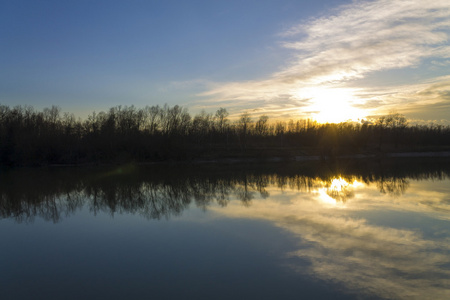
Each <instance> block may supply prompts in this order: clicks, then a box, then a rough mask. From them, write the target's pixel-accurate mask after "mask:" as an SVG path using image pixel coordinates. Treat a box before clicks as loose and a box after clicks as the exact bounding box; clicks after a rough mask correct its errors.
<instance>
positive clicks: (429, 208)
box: [214, 177, 450, 299]
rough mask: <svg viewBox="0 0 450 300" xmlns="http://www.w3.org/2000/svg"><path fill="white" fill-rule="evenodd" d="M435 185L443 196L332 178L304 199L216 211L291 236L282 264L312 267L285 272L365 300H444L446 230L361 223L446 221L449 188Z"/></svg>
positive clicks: (449, 258) (448, 262) (449, 248)
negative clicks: (293, 241)
mask: <svg viewBox="0 0 450 300" xmlns="http://www.w3.org/2000/svg"><path fill="white" fill-rule="evenodd" d="M433 184H434V185H436V184H437V185H438V186H439V187H440V189H441V190H445V192H443V191H440V192H436V191H433V190H430V189H427V188H426V183H424V182H420V181H410V180H398V181H395V180H393V179H390V180H386V181H383V182H377V183H375V184H373V183H372V184H363V183H362V182H361V181H359V180H358V179H357V178H346V179H343V178H341V177H336V178H333V179H331V180H330V181H328V182H324V181H321V180H317V181H315V182H314V183H313V184H312V186H313V187H312V188H311V189H310V190H309V191H302V190H299V189H295V188H294V189H289V190H284V191H280V190H277V189H270V197H268V198H266V199H265V200H264V201H257V200H255V201H252V204H251V208H247V207H244V206H242V205H241V204H240V203H239V202H236V201H231V202H230V205H229V206H228V207H227V208H226V209H220V208H214V210H215V212H217V213H218V214H221V215H225V216H227V217H231V218H251V219H263V220H266V221H270V222H272V223H273V224H274V225H276V226H278V227H280V228H283V229H284V230H286V231H288V232H290V233H291V234H293V235H294V236H296V237H297V239H298V250H296V251H291V252H289V253H286V257H287V258H300V259H307V260H308V261H309V262H310V263H311V264H310V265H309V267H308V268H306V269H305V266H304V265H296V264H295V263H291V264H290V265H289V267H290V268H292V269H294V270H296V271H297V272H300V273H305V274H308V275H309V276H313V277H316V278H319V279H322V280H327V281H331V282H335V283H340V284H344V285H345V286H346V287H347V288H349V289H350V290H353V291H355V292H357V293H364V294H365V295H366V296H368V295H371V296H378V297H382V298H395V299H447V298H448V297H449V296H450V284H449V280H448V279H449V278H450V269H449V266H450V238H449V232H448V230H447V231H446V230H445V226H448V222H446V223H445V225H442V224H440V225H438V224H437V223H432V224H431V225H430V224H425V222H423V224H422V223H420V222H416V223H415V226H418V227H416V228H406V226H405V225H404V226H405V227H404V228H402V227H401V226H399V227H398V228H395V227H392V226H386V225H383V224H377V222H376V217H375V222H374V221H373V219H371V220H370V221H368V220H367V219H365V218H364V213H365V212H367V211H370V212H371V213H375V214H378V215H382V214H383V213H385V212H391V211H394V212H396V214H398V215H400V214H408V215H412V216H413V217H415V218H420V217H422V216H423V215H427V216H428V218H431V219H432V220H445V221H448V220H449V215H448V212H449V208H450V203H449V195H450V193H449V192H450V189H449V188H448V187H447V186H448V180H447V181H445V182H439V183H436V182H434V183H433ZM406 187H408V190H406ZM396 214H394V215H396ZM380 223H382V222H380ZM427 226H434V230H440V231H441V233H442V231H444V232H445V236H446V238H444V239H434V238H432V237H428V236H424V234H423V232H424V231H425V230H426V229H425V227H427ZM439 227H442V228H440V229H438V228H439ZM290 261H294V262H295V261H296V260H290Z"/></svg>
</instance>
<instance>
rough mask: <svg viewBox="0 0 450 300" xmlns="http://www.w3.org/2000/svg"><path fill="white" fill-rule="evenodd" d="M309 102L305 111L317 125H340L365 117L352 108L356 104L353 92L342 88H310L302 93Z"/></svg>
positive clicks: (361, 111) (359, 111) (360, 111)
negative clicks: (307, 111)
mask: <svg viewBox="0 0 450 300" xmlns="http://www.w3.org/2000/svg"><path fill="white" fill-rule="evenodd" d="M305 94H306V95H307V96H308V98H309V99H310V101H311V105H310V106H308V107H307V109H308V110H309V111H310V112H311V117H312V118H313V119H315V120H316V121H317V122H319V123H340V122H345V121H348V120H352V121H358V120H360V119H362V118H364V117H365V116H366V114H365V113H364V111H363V110H362V109H359V108H357V107H354V106H353V103H355V102H357V101H356V100H357V99H356V98H355V96H354V90H352V89H344V88H327V87H320V88H311V89H309V90H307V91H306V93H305V91H302V96H303V97H304V96H305Z"/></svg>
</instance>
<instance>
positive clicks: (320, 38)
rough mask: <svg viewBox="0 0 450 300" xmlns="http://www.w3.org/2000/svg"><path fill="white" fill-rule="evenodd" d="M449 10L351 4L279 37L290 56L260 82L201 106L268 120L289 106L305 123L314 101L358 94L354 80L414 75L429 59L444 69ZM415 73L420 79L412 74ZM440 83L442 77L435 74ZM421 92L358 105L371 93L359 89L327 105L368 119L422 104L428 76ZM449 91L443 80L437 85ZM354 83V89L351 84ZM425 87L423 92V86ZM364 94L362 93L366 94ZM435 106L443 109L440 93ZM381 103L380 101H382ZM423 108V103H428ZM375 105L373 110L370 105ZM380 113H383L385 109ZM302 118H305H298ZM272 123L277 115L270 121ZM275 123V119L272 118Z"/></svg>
mask: <svg viewBox="0 0 450 300" xmlns="http://www.w3.org/2000/svg"><path fill="white" fill-rule="evenodd" d="M449 29H450V3H449V2H448V1H447V0H436V1H428V2H424V1H417V0H378V1H356V2H354V3H352V4H350V5H345V6H341V7H339V8H337V9H336V10H334V11H332V12H330V14H329V15H328V16H325V17H321V18H318V19H315V20H312V21H309V22H306V23H302V24H299V25H297V26H295V27H292V28H290V29H288V30H287V31H285V32H282V33H281V35H280V36H281V37H282V39H283V41H282V42H281V45H282V47H286V48H290V49H292V50H294V56H293V57H290V58H289V60H288V61H289V62H287V64H286V66H285V67H283V68H281V69H280V70H279V71H278V72H276V73H274V74H272V75H271V76H270V77H269V78H266V79H263V80H254V81H245V82H228V83H222V84H216V85H215V86H214V87H212V88H211V89H209V90H208V91H206V92H203V93H201V94H200V95H201V96H203V97H205V99H207V101H218V102H222V103H229V104H230V105H232V106H233V107H236V108H238V109H242V108H245V107H247V108H251V107H255V106H257V107H259V108H260V110H263V111H265V113H268V112H269V113H270V109H273V108H274V107H276V108H277V111H279V112H283V111H285V109H288V108H289V105H288V103H292V102H294V103H295V104H296V105H297V106H298V107H299V108H300V109H297V111H296V112H292V116H293V117H299V116H300V117H302V116H303V117H304V116H308V115H311V113H312V112H313V111H314V109H309V108H308V107H309V106H310V105H311V104H312V103H313V102H314V101H316V100H317V99H316V93H317V91H320V90H329V91H330V94H332V93H333V91H334V90H335V89H338V88H343V87H348V86H349V83H352V86H355V85H356V86H358V85H357V82H358V80H359V79H362V78H365V77H366V76H368V75H369V74H370V75H371V76H372V75H373V74H376V73H377V72H380V71H386V70H393V69H401V68H411V67H418V66H420V64H422V63H423V62H424V60H425V59H432V61H433V63H430V65H432V66H433V67H434V68H445V66H446V65H447V62H448V58H450V44H449ZM418 72H419V71H418ZM441 75H442V74H441ZM427 76H428V79H427V82H428V83H427V82H423V83H422V84H421V88H420V90H414V88H416V87H417V83H416V84H415V85H414V86H407V84H405V85H404V86H392V85H386V87H382V88H383V89H384V90H385V95H384V96H383V97H380V95H377V96H376V97H366V98H359V96H358V95H359V94H361V93H366V95H368V94H369V92H370V90H369V89H368V87H366V86H364V85H359V86H358V89H357V90H355V92H354V93H352V94H351V95H348V97H347V98H346V99H335V100H333V99H330V101H338V102H342V103H341V105H347V106H348V107H350V106H355V105H357V106H359V107H361V108H364V109H366V110H367V112H368V113H369V110H370V113H374V112H376V111H377V110H381V111H382V110H383V108H384V106H386V107H387V106H389V105H392V106H396V105H400V104H402V103H401V102H397V101H398V98H401V97H402V95H404V94H405V93H407V94H414V93H415V95H416V97H414V98H413V100H409V103H410V104H411V105H412V104H415V103H420V102H421V101H422V100H424V99H428V100H429V97H428V95H425V94H423V93H421V91H424V90H431V89H434V88H436V86H437V85H438V84H439V82H437V78H436V80H434V82H432V83H430V81H433V80H431V78H432V77H433V75H432V74H431V75H427ZM439 80H441V82H442V83H443V85H445V88H446V89H447V90H446V91H448V83H449V78H448V77H445V76H444V77H442V76H441V77H439ZM355 81H356V83H355ZM426 84H429V86H424V85H426ZM366 89H367V90H366ZM436 95H438V96H439V97H437V98H434V100H433V101H434V102H439V101H441V102H442V101H447V98H445V97H442V95H445V93H444V94H442V93H440V94H439V93H438V94H436ZM380 99H381V101H380ZM428 100H427V101H428ZM375 103H376V104H377V105H374V104H375ZM384 110H386V109H384ZM302 114H303V115H302ZM272 115H273V116H277V113H272ZM278 115H279V114H278Z"/></svg>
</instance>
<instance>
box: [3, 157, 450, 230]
mask: <svg viewBox="0 0 450 300" xmlns="http://www.w3.org/2000/svg"><path fill="white" fill-rule="evenodd" d="M391 164H392V162H391ZM405 166H407V167H406V168H404V167H403V166H402V167H399V166H397V167H394V168H393V167H391V166H390V165H389V164H386V165H383V163H374V164H369V165H364V166H361V165H358V164H356V165H355V164H352V163H349V162H346V163H340V164H337V163H336V164H333V165H330V164H288V165H281V166H280V165H265V166H255V165H244V166H235V165H231V166H230V165H225V166H222V167H218V166H211V165H203V166H202V165H196V166H195V168H192V166H190V165H183V166H178V167H175V166H167V165H152V166H140V167H137V166H133V165H125V166H119V167H117V166H116V167H110V168H106V169H105V168H54V169H45V170H41V169H31V170H28V169H25V170H21V169H17V170H11V171H3V172H2V173H1V174H0V179H1V180H0V216H1V217H2V218H14V219H15V220H17V221H18V222H24V221H25V222H30V221H32V220H33V218H34V217H36V216H39V217H41V218H43V219H45V220H51V221H53V222H58V221H60V220H61V219H62V218H64V217H65V216H68V215H71V214H74V213H75V212H76V211H77V210H79V209H81V208H82V207H84V206H87V207H89V209H90V211H92V212H93V213H94V214H97V213H98V212H106V213H109V214H110V215H114V214H116V213H132V214H139V215H142V216H144V217H146V218H148V219H161V218H170V217H171V216H176V215H179V214H181V213H182V212H183V211H184V210H185V209H186V208H187V207H189V206H190V205H191V204H192V203H195V205H196V206H198V207H201V208H203V209H207V207H208V206H209V205H211V204H213V203H216V204H218V205H220V206H226V205H227V204H228V202H229V201H230V198H237V199H239V200H240V201H242V203H243V204H244V205H245V206H251V203H252V199H254V197H255V195H258V196H259V197H261V198H267V197H268V196H269V195H270V194H269V192H268V190H267V189H268V187H276V188H277V189H280V190H284V189H287V188H289V189H291V190H296V191H299V192H315V191H318V190H319V189H325V190H326V194H327V195H328V196H329V197H331V198H333V199H334V200H336V201H341V202H345V201H347V200H348V199H350V198H352V197H354V191H353V187H354V185H355V184H356V183H359V184H373V183H375V184H376V186H377V187H378V189H379V191H380V192H381V193H387V194H390V195H393V196H399V195H402V194H403V193H404V192H405V191H406V189H407V188H408V185H409V182H408V180H409V178H412V179H426V178H435V179H444V178H447V177H448V176H449V174H450V171H449V169H450V167H448V164H446V163H444V164H443V163H439V162H437V163H434V164H430V163H429V162H424V163H423V164H421V163H417V162H416V163H415V166H416V167H415V168H413V169H412V168H411V164H409V163H407V162H406V163H405ZM193 169H194V170H193ZM274 169H276V170H277V171H276V172H274V171H273V170H274Z"/></svg>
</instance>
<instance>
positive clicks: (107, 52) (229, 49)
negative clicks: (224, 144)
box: [0, 0, 450, 125]
mask: <svg viewBox="0 0 450 300" xmlns="http://www.w3.org/2000/svg"><path fill="white" fill-rule="evenodd" d="M449 38H450V1H449V0H433V1H423V0H372V1H360V0H315V1H304V0H277V1H272V0H258V1H256V0H255V1H253V0H237V1H235V0H228V1H213V0H209V1H206V0H205V1H200V0H199V1H171V0H165V1H157V0H155V1H133V0H128V1H115V0H109V1H84V0H77V1H59V0H56V1H53V0H48V1H45V0H0V104H2V105H8V106H16V105H31V106H33V107H35V108H36V109H42V108H44V107H50V106H52V105H57V106H59V107H60V108H61V109H62V110H63V111H67V112H72V113H75V114H76V115H78V116H80V117H86V116H87V115H88V114H89V113H91V112H93V111H97V112H98V111H105V110H107V109H109V108H110V107H113V106H117V105H122V106H125V105H127V106H130V105H135V106H136V107H145V106H147V105H149V106H152V105H164V104H165V103H167V104H168V105H170V106H173V105H180V106H183V107H186V108H188V110H189V112H191V114H196V113H199V112H200V111H201V110H205V111H207V112H211V113H214V112H215V111H216V110H217V109H219V108H220V107H223V108H226V109H227V110H228V111H229V112H230V113H231V116H232V117H233V116H238V115H239V114H241V113H242V112H248V113H249V114H250V115H251V116H252V117H254V118H257V117H258V116H260V115H264V114H265V115H268V116H269V117H271V118H273V119H300V118H313V119H315V120H318V121H319V122H341V121H346V120H353V121H361V120H370V119H371V118H374V117H376V116H380V115H384V114H388V113H392V112H396V113H401V114H404V115H405V116H406V117H407V118H408V119H410V121H411V122H416V123H425V124H429V123H431V122H433V123H437V124H445V125H448V124H450V41H449Z"/></svg>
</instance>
